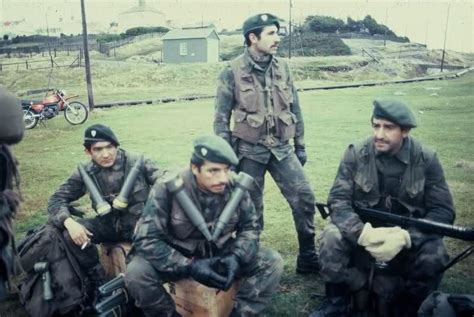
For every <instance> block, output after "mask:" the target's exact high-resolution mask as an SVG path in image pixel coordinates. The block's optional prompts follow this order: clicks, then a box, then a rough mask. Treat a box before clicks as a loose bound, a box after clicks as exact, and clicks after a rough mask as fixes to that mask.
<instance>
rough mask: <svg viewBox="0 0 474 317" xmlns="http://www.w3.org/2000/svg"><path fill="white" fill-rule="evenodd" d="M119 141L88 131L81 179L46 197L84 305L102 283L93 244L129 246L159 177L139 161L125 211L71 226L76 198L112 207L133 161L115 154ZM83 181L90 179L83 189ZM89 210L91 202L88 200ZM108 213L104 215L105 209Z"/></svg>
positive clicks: (104, 131)
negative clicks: (79, 274) (81, 279)
mask: <svg viewBox="0 0 474 317" xmlns="http://www.w3.org/2000/svg"><path fill="white" fill-rule="evenodd" d="M119 145H120V143H119V141H118V139H117V137H116V136H115V134H114V133H113V131H112V130H111V129H110V128H109V127H107V126H105V125H102V124H94V125H92V126H90V127H88V128H87V129H86V131H85V135H84V147H85V152H86V154H87V155H88V156H89V157H90V159H91V160H90V161H89V162H87V163H86V164H83V165H82V166H83V168H84V169H83V170H84V171H85V173H86V175H81V172H80V171H79V169H76V170H75V171H74V173H73V174H72V175H71V176H70V177H69V178H68V179H67V180H66V182H65V183H64V184H62V185H61V186H60V187H59V189H58V190H57V191H56V192H55V193H54V194H53V195H52V196H51V198H50V199H49V204H48V212H49V214H50V219H51V220H52V222H53V223H54V225H55V226H56V227H58V228H60V229H66V230H64V236H65V240H66V242H67V243H68V245H69V247H70V248H71V250H73V254H74V256H75V257H76V259H77V261H78V264H79V266H80V267H81V268H82V269H83V271H84V273H85V274H86V275H87V277H88V279H89V281H90V286H91V289H90V294H89V299H90V304H94V302H95V301H96V300H97V298H96V297H97V290H96V289H97V287H98V286H100V285H101V284H103V283H104V282H105V272H104V269H103V267H102V265H101V264H100V262H99V255H98V251H97V248H96V247H95V244H98V243H118V242H131V240H132V235H133V230H134V228H135V224H136V222H137V220H138V218H139V217H140V215H141V213H142V210H143V207H144V206H145V202H146V199H147V197H148V193H149V191H150V189H151V187H152V185H153V184H154V183H155V181H156V180H157V178H158V177H159V176H161V174H162V172H161V170H159V169H158V168H157V166H156V165H155V163H154V162H152V161H151V160H149V159H144V161H143V164H142V165H141V167H140V172H139V174H138V177H137V178H136V180H135V183H134V184H133V186H132V190H131V192H130V194H129V197H126V198H127V201H128V205H126V206H122V207H123V208H120V209H115V208H114V209H113V210H112V211H111V212H109V213H107V214H105V215H100V214H99V216H97V217H95V218H83V219H78V220H74V219H73V218H72V216H71V211H70V203H71V202H73V201H75V200H77V199H79V198H81V197H82V196H84V195H85V194H86V192H87V191H89V192H93V191H94V190H95V191H97V190H98V192H99V195H100V196H101V197H100V198H101V199H104V200H105V202H106V203H107V204H106V205H107V206H108V207H110V206H112V205H113V206H114V207H115V205H116V203H115V202H116V201H114V199H115V198H116V197H117V196H118V195H119V193H120V192H121V189H122V186H123V185H124V182H125V180H126V179H127V176H128V175H129V174H130V171H131V169H132V167H133V166H134V165H135V163H136V161H137V160H138V159H139V158H138V157H137V156H134V155H131V154H129V153H128V152H126V151H125V150H123V149H120V148H119ZM85 177H88V178H89V179H92V181H93V182H92V183H93V187H95V188H88V187H87V183H86V182H85V179H84V178H85ZM91 198H92V199H91V200H92V204H93V207H94V209H96V208H97V201H96V200H97V198H95V197H94V196H93V195H92V194H91ZM109 210H110V209H109Z"/></svg>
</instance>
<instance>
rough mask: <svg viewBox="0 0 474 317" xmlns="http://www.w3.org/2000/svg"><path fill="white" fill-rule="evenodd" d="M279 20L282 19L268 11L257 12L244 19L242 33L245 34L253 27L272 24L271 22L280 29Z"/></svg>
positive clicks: (253, 28)
mask: <svg viewBox="0 0 474 317" xmlns="http://www.w3.org/2000/svg"><path fill="white" fill-rule="evenodd" d="M281 21H283V20H281V19H279V18H278V17H277V16H275V15H273V14H270V13H261V14H257V15H254V16H251V17H250V18H248V19H247V20H245V22H244V24H243V25H242V33H243V34H244V36H245V35H247V34H248V33H250V32H251V31H253V30H255V29H258V28H261V27H264V26H268V25H272V24H275V25H276V27H277V28H278V29H280V22H281Z"/></svg>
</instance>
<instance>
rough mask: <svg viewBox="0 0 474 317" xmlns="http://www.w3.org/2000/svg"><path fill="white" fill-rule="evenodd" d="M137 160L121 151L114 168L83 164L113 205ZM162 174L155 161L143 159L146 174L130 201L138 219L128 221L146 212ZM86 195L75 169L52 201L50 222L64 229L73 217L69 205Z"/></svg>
mask: <svg viewBox="0 0 474 317" xmlns="http://www.w3.org/2000/svg"><path fill="white" fill-rule="evenodd" d="M137 159H138V156H135V155H131V154H129V153H127V152H126V151H124V150H122V149H119V150H118V152H117V158H116V161H115V164H114V165H113V166H112V167H110V168H102V167H100V166H99V165H97V164H96V163H95V162H94V161H89V162H87V163H86V164H85V165H84V169H85V170H86V172H87V173H88V174H89V176H91V178H92V179H93V180H95V183H97V185H98V186H97V188H98V189H99V191H100V192H101V193H102V196H103V197H104V199H105V200H106V201H107V202H108V203H109V204H110V205H112V201H113V200H114V198H115V197H116V196H117V195H118V194H119V193H120V189H121V188H122V184H123V182H124V181H125V178H126V174H127V173H128V171H129V170H130V169H131V168H132V166H133V164H134V163H135V161H136V160H137ZM162 175H163V171H162V170H160V169H158V167H157V166H156V164H155V163H154V162H153V161H151V160H150V159H145V160H144V163H143V173H141V174H139V176H138V178H137V180H136V182H135V185H134V187H133V189H132V192H131V193H130V197H129V198H128V201H129V204H128V208H127V212H128V213H131V214H133V215H135V217H131V218H130V217H127V218H130V219H134V220H133V221H136V220H137V219H138V217H139V216H140V215H141V213H142V211H143V207H144V205H145V202H146V199H147V198H148V194H149V192H150V189H151V187H152V186H153V184H154V183H155V181H156V180H157V179H158V178H159V177H161V176H162ZM86 192H87V189H86V187H85V185H84V182H83V180H82V178H81V176H80V174H79V170H78V169H76V170H75V171H74V173H73V174H72V175H71V176H70V177H69V178H68V179H67V180H66V182H64V183H63V184H62V185H61V186H60V187H59V188H58V190H57V191H56V192H55V193H54V194H53V195H52V196H51V197H50V199H49V203H48V212H49V215H50V219H51V220H52V221H53V223H54V224H55V225H56V226H57V227H59V228H64V225H63V223H64V220H66V219H67V218H68V217H70V216H71V213H70V212H69V209H68V207H69V204H70V203H71V202H73V201H75V200H77V199H79V198H81V197H82V196H84V195H85V194H86ZM91 200H92V199H91ZM93 207H95V206H93ZM120 214H121V215H125V214H126V212H121V213H120Z"/></svg>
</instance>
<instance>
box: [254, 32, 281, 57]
mask: <svg viewBox="0 0 474 317" xmlns="http://www.w3.org/2000/svg"><path fill="white" fill-rule="evenodd" d="M249 39H250V41H251V42H252V45H251V47H252V48H253V50H254V51H255V52H256V53H257V54H260V55H275V54H276V53H277V51H278V46H279V45H280V36H279V35H278V28H277V27H276V25H269V26H265V27H264V28H263V30H262V33H260V38H258V37H257V36H256V35H255V34H253V33H251V34H250V36H249Z"/></svg>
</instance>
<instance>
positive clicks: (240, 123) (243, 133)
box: [232, 110, 265, 144]
mask: <svg viewBox="0 0 474 317" xmlns="http://www.w3.org/2000/svg"><path fill="white" fill-rule="evenodd" d="M264 121H265V118H264V117H263V115H262V114H259V113H246V112H244V111H242V110H236V111H235V112H234V130H233V132H232V134H233V135H234V136H236V137H238V138H240V139H243V140H245V141H247V142H250V143H254V144H256V143H257V141H258V139H259V138H260V134H261V130H262V128H263V123H264Z"/></svg>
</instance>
